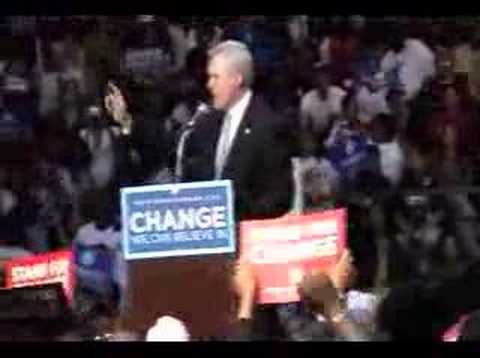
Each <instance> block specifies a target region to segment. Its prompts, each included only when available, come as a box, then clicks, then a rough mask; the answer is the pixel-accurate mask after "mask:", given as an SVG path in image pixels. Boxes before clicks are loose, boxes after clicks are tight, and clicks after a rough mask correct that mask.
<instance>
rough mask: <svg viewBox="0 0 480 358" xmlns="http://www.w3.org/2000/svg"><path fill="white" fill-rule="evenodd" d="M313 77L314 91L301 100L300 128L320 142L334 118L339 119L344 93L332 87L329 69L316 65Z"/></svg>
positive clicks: (338, 88)
mask: <svg viewBox="0 0 480 358" xmlns="http://www.w3.org/2000/svg"><path fill="white" fill-rule="evenodd" d="M314 75H315V77H314V78H315V82H314V83H315V87H314V89H312V90H311V91H309V92H307V93H306V94H305V95H304V96H303V98H302V100H301V104H300V118H301V125H300V127H301V129H302V130H303V131H304V132H307V133H311V135H313V136H314V137H315V138H316V140H317V141H321V139H322V138H323V137H324V136H325V134H326V132H327V130H328V129H329V127H330V126H331V125H332V122H334V120H335V118H338V117H341V114H342V110H343V100H344V98H345V96H346V93H345V91H344V90H343V89H341V88H340V87H337V86H333V85H332V83H331V79H330V72H329V67H327V66H324V65H317V67H316V68H314Z"/></svg>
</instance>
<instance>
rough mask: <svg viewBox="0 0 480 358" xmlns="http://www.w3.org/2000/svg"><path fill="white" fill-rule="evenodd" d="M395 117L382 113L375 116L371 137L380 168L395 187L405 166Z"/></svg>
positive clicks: (401, 176)
mask: <svg viewBox="0 0 480 358" xmlns="http://www.w3.org/2000/svg"><path fill="white" fill-rule="evenodd" d="M395 126H396V123H395V118H394V117H392V116H390V115H388V114H385V113H382V114H379V115H377V116H376V117H375V119H374V120H373V125H372V137H373V138H372V139H373V141H374V142H375V143H376V146H377V148H378V151H379V157H380V170H381V173H382V175H383V176H384V177H385V179H387V180H388V182H389V183H390V185H391V186H392V187H397V186H398V185H399V184H400V182H401V180H402V178H403V171H404V168H405V155H404V152H403V149H402V147H401V146H400V143H399V140H398V137H397V136H396V133H395Z"/></svg>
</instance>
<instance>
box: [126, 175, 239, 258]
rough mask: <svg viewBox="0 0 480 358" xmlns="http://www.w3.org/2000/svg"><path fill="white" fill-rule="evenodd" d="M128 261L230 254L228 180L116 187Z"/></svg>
mask: <svg viewBox="0 0 480 358" xmlns="http://www.w3.org/2000/svg"><path fill="white" fill-rule="evenodd" d="M120 193H121V203H122V230H123V252H124V256H125V258H126V259H127V260H133V259H144V258H154V257H174V256H187V255H209V254H225V253H234V252H235V217H234V211H233V189H232V183H231V181H229V180H219V181H211V182H197V183H181V184H167V185H151V186H142V187H130V188H123V189H121V192H120Z"/></svg>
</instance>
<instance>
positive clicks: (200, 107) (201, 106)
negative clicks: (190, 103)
mask: <svg viewBox="0 0 480 358" xmlns="http://www.w3.org/2000/svg"><path fill="white" fill-rule="evenodd" d="M209 111H210V107H209V106H208V104H206V103H204V102H200V104H199V105H198V106H197V112H198V113H207V112H209Z"/></svg>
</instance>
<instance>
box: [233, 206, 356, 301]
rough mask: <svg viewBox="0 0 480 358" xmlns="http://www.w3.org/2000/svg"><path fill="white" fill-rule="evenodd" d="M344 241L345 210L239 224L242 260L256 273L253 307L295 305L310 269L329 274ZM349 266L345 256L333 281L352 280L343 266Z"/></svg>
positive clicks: (342, 247) (335, 271)
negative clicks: (256, 285)
mask: <svg viewBox="0 0 480 358" xmlns="http://www.w3.org/2000/svg"><path fill="white" fill-rule="evenodd" d="M345 241H346V211H345V210H344V209H339V210H329V211H324V212H321V213H316V214H310V215H291V216H286V217H283V218H280V219H274V220H263V221H252V222H243V223H242V224H241V247H242V258H245V259H248V261H249V262H250V263H251V264H252V267H253V268H254V270H255V275H256V278H257V282H258V302H259V303H286V302H295V301H298V300H299V299H300V297H299V295H298V291H297V287H298V284H299V282H300V281H301V280H302V279H303V277H304V276H306V275H307V274H309V273H311V272H314V271H315V270H317V271H318V270H320V271H323V272H328V271H329V270H331V268H332V267H333V266H334V265H335V264H336V263H337V261H338V260H339V254H340V253H341V252H342V251H343V249H344V247H345ZM350 261H351V256H350V255H349V254H348V253H346V254H344V255H343V256H341V264H340V265H339V266H338V268H335V270H333V271H332V277H335V279H332V281H335V282H339V284H342V278H343V277H344V276H345V275H346V276H347V277H349V276H351V275H350V270H349V269H348V267H349V266H348V265H347V264H348V262H350ZM344 272H346V273H344Z"/></svg>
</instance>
